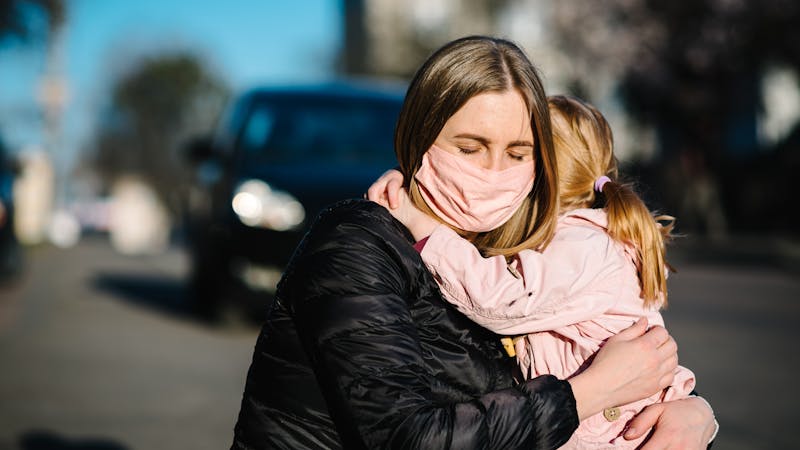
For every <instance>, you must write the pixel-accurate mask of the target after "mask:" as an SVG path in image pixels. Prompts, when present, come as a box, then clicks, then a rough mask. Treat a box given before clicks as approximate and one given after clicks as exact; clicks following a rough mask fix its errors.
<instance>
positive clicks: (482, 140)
mask: <svg viewBox="0 0 800 450" xmlns="http://www.w3.org/2000/svg"><path fill="white" fill-rule="evenodd" d="M453 137H454V138H455V139H472V140H474V141H478V142H480V143H481V144H483V145H489V144H490V143H491V142H492V141H491V140H490V139H487V138H485V137H483V136H480V135H477V134H471V133H460V134H457V135H455V136H453ZM508 147H509V148H510V147H533V142H531V141H511V142H509V143H508Z"/></svg>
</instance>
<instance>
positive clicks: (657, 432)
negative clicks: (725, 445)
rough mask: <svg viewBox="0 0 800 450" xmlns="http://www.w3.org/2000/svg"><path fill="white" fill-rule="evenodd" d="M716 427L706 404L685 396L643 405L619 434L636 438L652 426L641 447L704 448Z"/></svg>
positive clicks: (653, 449) (651, 449)
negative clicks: (640, 410)
mask: <svg viewBox="0 0 800 450" xmlns="http://www.w3.org/2000/svg"><path fill="white" fill-rule="evenodd" d="M717 427H718V425H717V422H716V421H715V420H714V412H713V411H711V408H710V406H709V405H708V403H707V402H706V401H705V400H703V399H701V398H698V397H689V398H685V399H681V400H672V401H669V402H664V403H655V404H653V405H650V406H648V407H646V408H645V409H643V410H642V412H640V413H639V414H637V415H636V417H634V418H633V420H631V422H630V424H628V429H627V431H625V434H624V435H623V437H624V438H625V439H628V440H630V439H636V438H638V437H640V436H642V435H643V434H645V433H646V432H647V431H648V430H650V429H651V428H652V429H653V434H652V435H651V436H650V437H649V438H648V439H647V440H646V442H645V444H644V446H642V447H641V448H642V449H643V450H670V449H704V448H706V447H707V446H708V444H709V442H710V441H711V439H712V438H713V437H714V436H715V434H716V432H717Z"/></svg>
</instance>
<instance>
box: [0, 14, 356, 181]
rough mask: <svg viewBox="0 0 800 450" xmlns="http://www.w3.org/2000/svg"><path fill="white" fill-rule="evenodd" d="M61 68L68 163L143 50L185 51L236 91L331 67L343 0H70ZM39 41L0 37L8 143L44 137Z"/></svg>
mask: <svg viewBox="0 0 800 450" xmlns="http://www.w3.org/2000/svg"><path fill="white" fill-rule="evenodd" d="M66 6H67V23H66V27H65V29H64V33H63V45H62V47H61V48H62V50H63V53H62V57H61V66H62V67H61V69H62V72H63V73H64V75H65V76H66V80H67V85H68V91H69V99H70V100H69V103H68V104H67V106H66V114H65V120H64V123H63V140H62V144H61V145H59V148H58V149H57V152H56V155H57V162H58V163H59V164H62V165H67V166H68V165H70V164H71V163H72V162H74V160H75V157H76V156H77V154H78V152H79V151H80V150H81V148H82V147H83V146H85V145H86V143H87V140H88V139H89V137H90V133H91V131H92V127H93V124H94V121H95V116H96V114H97V110H98V108H99V107H100V106H101V105H102V104H103V100H104V97H105V95H106V94H107V92H108V87H109V86H110V84H111V83H112V82H113V80H114V78H115V76H117V75H118V74H119V73H120V71H121V70H124V69H125V67H126V66H127V65H128V64H130V61H135V60H136V58H137V57H141V56H143V55H150V54H157V53H159V52H169V51H177V50H190V51H193V52H194V53H196V54H199V55H201V56H202V57H204V58H205V59H206V60H207V61H208V63H209V66H210V68H211V69H212V70H214V71H215V72H216V73H217V75H218V76H220V77H221V78H222V79H223V80H225V81H226V82H227V83H228V85H229V86H230V87H231V88H233V89H234V90H235V91H236V90H242V89H244V88H246V87H248V86H252V85H254V84H258V83H264V82H286V81H298V80H307V79H319V78H325V77H328V76H331V75H332V63H333V60H334V58H335V56H336V53H337V52H338V49H339V48H340V46H341V44H342V35H343V30H342V26H343V25H342V22H343V20H342V12H341V1H339V0H291V1H277V0H274V1H272V0H230V1H221V0H218V1H212V0H199V1H191V0H168V1H165V0H137V1H130V0H66ZM44 68H45V58H44V51H43V48H42V46H41V45H38V46H37V45H36V44H28V45H20V44H18V43H14V42H11V43H6V42H3V43H0V133H2V135H3V137H4V140H5V142H6V144H7V145H8V146H9V147H11V148H12V150H20V149H21V148H22V147H24V146H28V145H40V144H42V136H41V123H40V121H39V120H37V109H36V108H37V103H36V100H35V98H36V95H37V94H36V91H37V88H38V85H39V83H40V80H41V77H42V75H43V73H44Z"/></svg>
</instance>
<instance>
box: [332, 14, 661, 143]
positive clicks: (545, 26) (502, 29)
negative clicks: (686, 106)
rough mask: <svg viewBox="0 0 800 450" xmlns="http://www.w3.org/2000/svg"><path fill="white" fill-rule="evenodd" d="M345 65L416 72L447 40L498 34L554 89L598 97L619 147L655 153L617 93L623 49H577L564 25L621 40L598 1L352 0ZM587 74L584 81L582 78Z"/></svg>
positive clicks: (372, 71)
mask: <svg viewBox="0 0 800 450" xmlns="http://www.w3.org/2000/svg"><path fill="white" fill-rule="evenodd" d="M345 6H346V8H345V18H346V24H345V25H346V26H345V45H344V54H343V55H342V70H343V71H344V72H345V73H350V74H368V75H377V76H384V77H387V76H388V77H400V78H405V79H408V78H410V77H411V76H412V75H413V73H414V71H415V70H416V69H417V67H418V66H419V65H420V64H421V63H422V61H424V60H425V58H426V57H427V56H428V55H429V54H430V53H431V52H433V51H434V50H435V49H437V48H438V47H439V46H441V45H442V44H444V43H446V42H448V41H450V40H452V39H456V38H459V37H462V36H467V35H472V34H491V35H496V36H501V37H505V38H508V39H511V40H512V41H514V42H516V43H517V44H519V45H520V46H522V47H523V48H524V49H525V51H526V52H527V53H528V55H529V57H530V58H531V60H533V62H534V64H536V65H537V66H538V67H539V69H540V70H541V71H542V77H543V81H544V82H545V85H546V88H547V92H550V93H568V92H571V93H576V92H574V91H575V90H576V87H577V90H579V91H580V92H577V94H579V95H581V96H582V97H585V98H587V99H589V100H591V101H592V102H593V103H595V104H596V105H598V106H599V107H600V109H601V110H602V111H603V113H604V114H605V115H606V117H607V119H608V120H609V122H610V123H611V124H612V126H613V128H614V130H615V138H617V139H616V141H617V149H618V152H619V153H620V154H621V155H623V156H630V157H633V156H638V157H648V156H650V155H652V154H653V153H654V152H655V147H656V142H655V135H654V133H653V132H652V130H649V129H646V128H643V127H641V126H636V125H635V124H634V123H632V122H631V121H630V120H629V118H628V116H627V115H626V114H625V111H624V109H623V107H622V105H621V103H620V101H619V99H618V98H617V97H616V96H615V92H616V83H617V81H618V80H619V79H620V74H621V70H622V68H623V67H624V66H623V65H622V64H620V62H621V61H620V59H621V58H624V57H626V56H627V55H625V54H624V51H622V50H620V51H619V52H617V53H619V55H618V56H616V57H615V58H613V60H608V61H606V62H605V63H604V64H602V65H601V66H598V65H596V64H590V63H589V62H588V61H587V60H586V59H585V58H581V57H579V55H575V54H574V51H572V50H571V49H570V48H565V45H568V44H569V43H565V42H563V40H562V38H561V34H560V33H558V30H559V27H562V28H563V27H569V26H573V25H574V24H575V23H579V22H578V21H580V23H581V24H582V26H581V27H580V29H581V33H587V34H588V35H589V36H590V37H589V38H587V39H590V40H591V42H592V44H591V45H597V46H603V47H606V48H609V47H615V45H614V44H616V43H612V42H609V41H610V40H611V39H612V38H613V37H612V36H611V35H610V33H609V32H607V31H606V32H603V30H604V29H606V28H604V24H602V23H597V21H594V23H593V21H592V20H591V17H592V7H591V6H592V5H591V2H588V3H587V2H584V3H583V6H581V7H577V6H576V4H575V1H567V2H564V1H561V2H559V1H557V0H516V1H515V0H500V1H498V0H442V1H437V2H430V1H426V0H410V1H408V2H402V3H398V2H394V1H392V0H346V1H345ZM576 80H580V86H579V87H578V86H576Z"/></svg>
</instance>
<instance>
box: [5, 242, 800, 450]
mask: <svg viewBox="0 0 800 450" xmlns="http://www.w3.org/2000/svg"><path fill="white" fill-rule="evenodd" d="M768 244H769V245H766V244H765V243H764V242H762V240H758V239H750V240H734V241H728V242H725V243H717V244H714V243H711V244H709V243H703V242H698V241H686V242H684V243H683V244H681V245H680V246H678V247H677V248H676V249H675V251H674V253H673V262H674V263H675V265H677V268H678V273H676V274H674V275H673V276H671V277H670V282H669V283H670V297H669V300H670V306H669V308H668V309H667V311H666V312H665V313H664V315H665V319H666V321H667V326H668V328H669V329H670V331H671V332H672V334H673V336H675V338H676V340H677V341H678V344H679V346H680V357H681V364H683V365H685V366H687V367H689V368H690V369H692V370H693V371H694V372H695V374H696V375H697V379H698V386H697V389H698V390H699V391H700V392H701V393H702V394H703V395H704V396H705V397H706V398H707V399H708V400H709V401H710V402H711V404H712V405H713V406H714V408H715V411H716V415H717V417H718V419H719V422H720V424H721V431H720V434H719V437H718V439H717V442H716V443H715V446H714V449H715V450H719V449H725V450H727V449H733V450H739V449H742V450H744V449H748V450H750V449H796V448H800V427H799V426H798V425H797V423H798V419H800V414H798V412H797V411H798V403H799V401H800V387H799V386H798V383H796V382H794V380H795V379H796V378H797V374H799V373H800V358H798V357H797V356H792V355H796V354H797V350H796V348H795V347H796V345H797V343H798V342H800V340H799V339H798V338H799V337H800V321H798V319H799V318H800V281H798V275H799V274H800V270H798V268H800V266H797V265H796V262H797V261H800V258H797V259H795V256H796V252H795V251H794V249H795V248H796V247H792V246H786V245H783V243H781V242H779V243H777V244H776V243H775V241H774V240H773V241H770V242H769V243H768ZM27 261H28V264H27V268H26V271H25V274H24V275H23V276H22V278H21V279H19V280H17V281H16V282H14V283H13V284H11V285H4V286H0V449H9V450H16V449H19V450H40V449H53V450H66V449H70V450H86V449H92V450H122V449H131V450H133V449H165V450H171V449H220V448H228V447H229V446H230V441H231V436H232V428H233V424H234V422H235V419H236V413H237V411H238V408H239V401H240V399H241V394H242V388H243V385H244V379H245V375H246V370H247V367H248V365H249V362H250V358H251V356H252V349H253V345H254V343H255V338H256V334H257V329H256V327H253V326H244V325H238V326H227V327H214V326H210V325H207V324H205V323H203V322H200V321H198V320H196V319H194V318H193V317H192V315H191V314H189V313H188V311H189V309H188V307H187V304H186V299H185V298H184V296H183V278H184V276H185V274H186V270H187V265H188V262H187V260H186V257H185V255H184V254H183V253H182V252H181V251H180V249H171V250H170V251H169V252H167V253H166V254H162V255H157V256H142V257H125V256H121V255H118V254H116V253H114V251H113V250H112V249H111V248H110V246H109V245H108V244H107V241H106V240H105V239H104V238H103V237H93V238H90V239H87V240H84V241H83V242H81V244H79V245H78V246H77V247H74V248H72V249H67V250H62V249H57V248H53V247H48V246H42V247H37V248H33V249H29V251H28V254H27Z"/></svg>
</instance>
